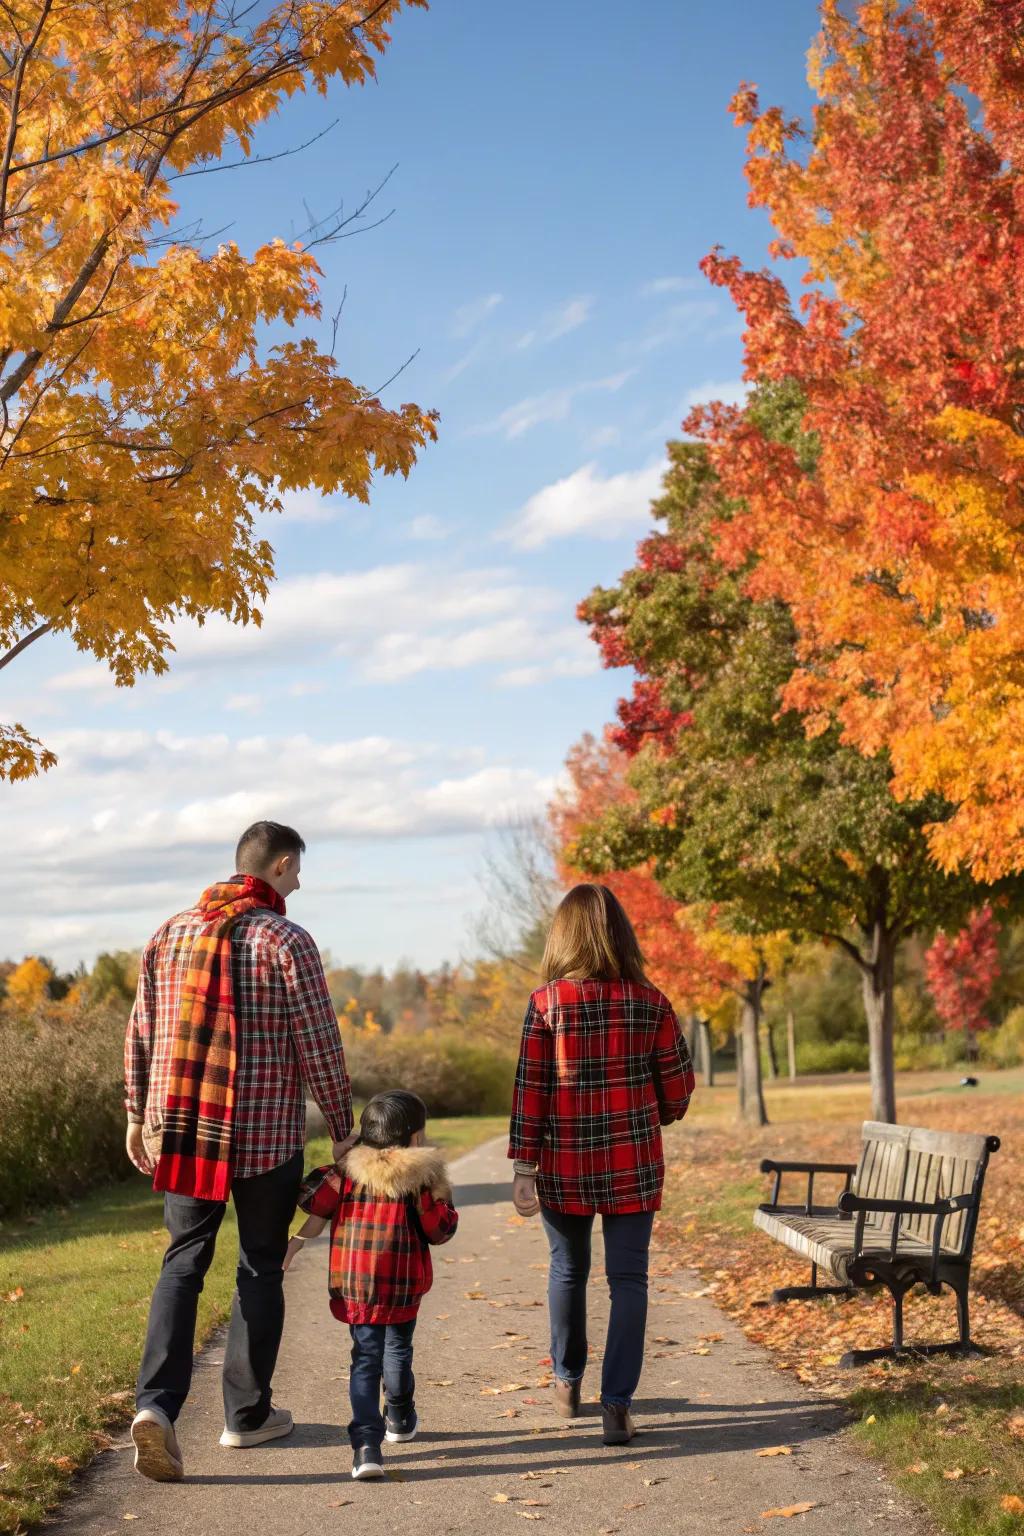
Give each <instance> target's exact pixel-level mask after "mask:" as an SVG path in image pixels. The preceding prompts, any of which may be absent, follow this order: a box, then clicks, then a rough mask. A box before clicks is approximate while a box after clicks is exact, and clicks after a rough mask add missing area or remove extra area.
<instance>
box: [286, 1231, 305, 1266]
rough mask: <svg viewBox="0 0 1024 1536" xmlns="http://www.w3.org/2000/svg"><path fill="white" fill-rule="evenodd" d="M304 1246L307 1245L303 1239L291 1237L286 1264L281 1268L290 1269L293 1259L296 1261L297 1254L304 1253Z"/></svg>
mask: <svg viewBox="0 0 1024 1536" xmlns="http://www.w3.org/2000/svg"><path fill="white" fill-rule="evenodd" d="M304 1246H305V1245H304V1243H303V1241H302V1238H301V1237H290V1238H289V1239H288V1247H287V1248H286V1249H285V1255H284V1263H283V1264H282V1265H281V1268H282V1269H288V1268H289V1267H290V1265H291V1262H292V1259H294V1257H295V1255H296V1254H297V1253H301V1252H302V1249H303V1247H304Z"/></svg>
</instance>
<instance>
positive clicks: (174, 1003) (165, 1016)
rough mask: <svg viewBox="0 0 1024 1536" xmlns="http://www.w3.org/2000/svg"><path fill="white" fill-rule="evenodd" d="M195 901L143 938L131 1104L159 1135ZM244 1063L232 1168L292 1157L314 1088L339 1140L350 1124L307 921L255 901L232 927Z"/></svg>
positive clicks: (129, 1064) (241, 1174) (236, 1171)
mask: <svg viewBox="0 0 1024 1536" xmlns="http://www.w3.org/2000/svg"><path fill="white" fill-rule="evenodd" d="M207 921H208V920H207V919H205V918H203V917H202V915H201V914H200V913H199V912H198V911H196V910H195V909H190V910H189V911H187V912H180V913H179V914H178V916H177V917H172V918H170V919H169V920H168V921H167V922H166V923H164V925H163V927H161V928H158V929H157V931H156V933H155V934H154V935H153V937H152V939H150V941H149V943H148V944H147V945H146V948H145V950H144V951H143V954H142V964H141V968H140V971H139V986H138V992H137V995H136V999H135V1007H134V1008H133V1009H132V1016H131V1019H130V1021H129V1024H128V1032H127V1035H126V1037H125V1108H126V1110H127V1111H128V1118H129V1120H135V1121H142V1122H143V1123H144V1124H145V1127H146V1130H147V1133H149V1134H151V1135H153V1136H158V1135H159V1131H160V1126H161V1117H162V1114H163V1108H164V1105H165V1103H166V1100H167V1084H168V1077H169V1072H170V1064H171V1058H172V1056H173V1046H174V1038H175V1033H176V1031H177V1027H178V1015H179V1008H180V1003H181V987H182V982H183V980H184V977H185V974H186V972H187V971H188V967H189V962H190V954H191V947H192V943H193V940H194V938H195V936H196V935H197V934H198V933H200V932H201V931H202V929H203V926H204V923H206V922H207ZM231 974H232V982H233V986H234V1002H235V1021H236V1025H237V1030H238V1065H237V1068H236V1074H235V1103H234V1111H233V1116H232V1127H231V1170H232V1173H233V1175H234V1177H235V1178H239V1179H246V1178H250V1177H251V1176H252V1175H253V1174H257V1173H266V1172H267V1170H268V1169H270V1168H276V1167H277V1165H278V1164H279V1163H283V1162H286V1161H287V1160H288V1158H289V1157H292V1156H293V1155H294V1154H295V1153H296V1152H298V1151H299V1150H300V1149H301V1148H302V1147H303V1146H304V1145H305V1139H306V1096H305V1093H304V1092H303V1085H305V1088H307V1089H308V1090H309V1093H310V1096H311V1097H312V1098H313V1099H314V1100H315V1102H316V1104H317V1105H318V1106H319V1108H320V1110H321V1112H322V1113H323V1117H324V1120H325V1121H326V1122H327V1129H328V1131H329V1133H330V1135H331V1136H332V1137H333V1139H334V1140H335V1141H343V1140H344V1139H345V1137H346V1136H347V1135H348V1133H349V1131H350V1130H351V1129H352V1094H351V1088H350V1086H349V1080H348V1073H347V1071H346V1070H345V1055H344V1052H343V1050H342V1046H341V1035H340V1033H339V1030H338V1020H337V1017H336V1015H335V1012H334V1008H333V1006H332V1004H331V999H330V995H329V993H328V991H327V982H326V979H325V977H324V968H323V964H322V962H321V960H320V953H319V951H318V949H317V947H316V945H315V944H314V942H313V940H312V939H311V938H310V936H309V934H308V933H307V932H306V930H305V929H304V928H300V927H299V926H298V924H296V923H292V922H289V921H288V919H287V918H286V917H280V916H278V914H277V913H276V912H272V911H271V910H270V909H269V908H259V909H258V910H256V911H254V912H250V913H247V914H246V915H245V916H244V917H240V918H239V919H238V921H237V922H236V924H235V926H234V928H233V929H232V930H231Z"/></svg>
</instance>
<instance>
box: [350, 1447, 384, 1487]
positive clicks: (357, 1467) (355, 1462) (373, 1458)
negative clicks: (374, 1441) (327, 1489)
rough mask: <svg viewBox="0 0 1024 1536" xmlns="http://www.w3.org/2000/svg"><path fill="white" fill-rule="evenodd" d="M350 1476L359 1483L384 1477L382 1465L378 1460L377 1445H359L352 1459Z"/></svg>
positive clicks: (378, 1448) (378, 1449) (378, 1451)
mask: <svg viewBox="0 0 1024 1536" xmlns="http://www.w3.org/2000/svg"><path fill="white" fill-rule="evenodd" d="M352 1476H353V1477H356V1478H358V1479H359V1480H360V1482H369V1481H370V1480H371V1479H376V1478H379V1477H383V1476H384V1463H383V1462H382V1461H381V1459H380V1446H379V1445H360V1446H358V1447H357V1448H356V1452H355V1455H354V1456H353V1457H352Z"/></svg>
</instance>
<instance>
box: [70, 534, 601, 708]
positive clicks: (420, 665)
mask: <svg viewBox="0 0 1024 1536" xmlns="http://www.w3.org/2000/svg"><path fill="white" fill-rule="evenodd" d="M571 606H572V604H571V600H569V599H567V598H566V597H565V596H564V595H563V594H562V593H560V592H558V591H556V590H555V589H553V588H551V587H543V586H539V585H537V584H536V583H531V582H526V581H523V580H520V579H519V578H518V577H517V576H516V574H515V573H514V572H513V571H511V570H510V569H508V568H507V567H505V566H491V567H480V566H474V567H470V568H468V569H464V570H451V569H449V568H448V567H446V566H445V565H444V564H443V563H440V562H433V561H430V562H427V561H424V562H422V563H417V562H414V561H408V562H405V563H402V564H396V565H382V566H374V567H371V569H369V570H366V571H355V572H350V573H338V572H331V571H323V572H320V573H318V574H316V575H313V576H293V577H289V578H285V579H284V580H282V581H278V582H275V584H274V585H273V586H272V587H271V589H270V594H269V596H268V598H267V600H266V602H265V603H264V604H263V623H262V625H260V627H259V628H257V627H256V626H255V625H249V626H245V627H243V626H241V625H233V624H229V623H228V622H227V620H226V619H223V618H219V617H214V618H211V619H208V620H207V622H206V623H205V624H204V625H203V626H202V627H201V628H200V627H199V626H198V625H195V624H193V623H191V622H189V621H182V622H181V623H180V624H177V625H175V626H174V627H173V631H172V633H173V640H174V644H175V648H176V654H175V656H174V658H173V672H172V674H171V677H172V679H173V683H174V686H175V688H176V689H178V690H179V691H180V690H181V689H183V688H186V687H188V686H189V684H190V682H191V681H192V680H194V679H195V678H196V677H197V676H199V675H200V674H204V675H205V674H209V673H210V672H211V671H212V672H218V671H221V670H222V669H224V668H230V669H231V673H230V675H231V680H232V682H233V683H235V685H236V689H237V692H236V693H235V694H233V695H232V702H231V704H230V707H231V708H232V709H235V710H244V709H247V708H250V707H252V704H253V701H254V700H255V699H256V698H257V695H256V692H255V689H254V688H253V687H252V673H251V671H249V672H247V669H259V670H260V672H261V673H262V672H263V671H264V670H265V669H266V668H267V667H268V666H279V667H281V668H293V669H301V668H302V667H303V666H304V665H306V664H307V663H310V662H313V661H315V662H316V663H317V664H319V663H322V662H325V661H330V660H331V659H333V658H337V657H341V658H343V659H344V660H345V661H347V662H348V663H349V664H350V666H351V669H352V675H353V676H354V677H355V679H356V680H358V681H363V682H373V683H391V682H399V681H401V680H402V679H404V678H409V677H413V676H416V675H417V674H420V673H424V672H430V671H434V672H448V671H462V670H465V669H467V668H470V667H487V666H493V667H509V666H528V665H530V664H532V663H533V662H535V661H537V660H539V659H541V658H544V657H549V658H551V659H552V660H556V659H557V658H558V657H560V656H561V655H563V654H564V652H565V649H566V646H567V645H570V641H569V638H568V637H569V635H571V634H573V632H574V631H573V628H572V627H569V626H567V625H566V622H565V620H566V619H567V618H568V616H569V611H571ZM86 672H88V673H90V674H91V677H90V678H89V680H88V681H87V679H86V677H85V673H86ZM94 679H95V681H94ZM260 681H261V682H262V677H261V679H260ZM246 683H248V684H249V686H248V687H247V686H246ZM50 686H51V687H54V688H68V687H73V688H75V689H82V690H85V689H91V688H93V687H96V688H97V689H101V688H105V689H106V690H107V692H108V699H107V700H103V694H102V692H99V693H97V695H96V699H97V701H98V702H99V701H104V702H112V701H113V700H114V699H115V697H116V696H119V697H120V699H121V700H122V701H123V702H124V703H125V704H126V705H128V706H134V707H139V706H140V705H142V704H143V703H144V702H145V701H147V700H148V701H149V702H150V703H152V702H153V700H154V698H155V697H156V696H157V695H158V691H159V690H161V689H163V688H164V687H165V686H167V684H166V682H165V680H164V679H159V680H151V679H142V680H140V682H139V683H138V684H137V685H136V687H135V688H134V689H132V690H130V691H127V692H124V691H118V695H115V690H114V688H113V686H112V680H111V678H110V674H109V672H108V671H107V669H106V667H105V666H104V664H103V663H102V662H95V663H93V665H92V666H91V667H89V668H83V669H76V670H75V671H74V672H71V673H64V674H62V675H61V676H60V677H58V678H55V679H53V680H52V681H51V685H50Z"/></svg>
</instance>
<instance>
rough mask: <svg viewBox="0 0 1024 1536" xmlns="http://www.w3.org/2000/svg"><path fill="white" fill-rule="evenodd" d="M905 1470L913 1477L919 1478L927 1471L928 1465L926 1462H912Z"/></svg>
mask: <svg viewBox="0 0 1024 1536" xmlns="http://www.w3.org/2000/svg"><path fill="white" fill-rule="evenodd" d="M906 1470H907V1471H908V1472H910V1473H911V1474H912V1475H913V1476H914V1477H920V1476H921V1474H922V1473H923V1472H927V1471H928V1463H927V1462H926V1461H912V1462H911V1463H910V1466H909V1467H907V1468H906Z"/></svg>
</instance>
